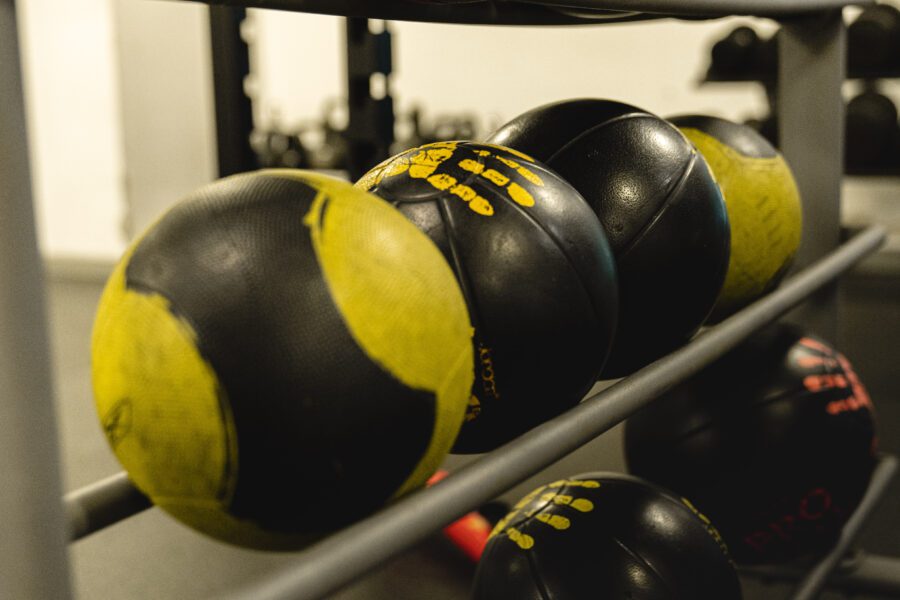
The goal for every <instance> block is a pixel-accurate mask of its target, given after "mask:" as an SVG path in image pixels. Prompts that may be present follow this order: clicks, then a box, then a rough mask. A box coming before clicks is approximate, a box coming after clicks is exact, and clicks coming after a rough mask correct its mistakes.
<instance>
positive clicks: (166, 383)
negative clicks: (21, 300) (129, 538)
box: [92, 100, 800, 549]
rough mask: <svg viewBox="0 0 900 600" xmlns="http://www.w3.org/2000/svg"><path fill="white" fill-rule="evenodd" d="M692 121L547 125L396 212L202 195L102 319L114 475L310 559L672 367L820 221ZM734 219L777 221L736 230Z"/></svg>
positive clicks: (605, 111)
mask: <svg viewBox="0 0 900 600" xmlns="http://www.w3.org/2000/svg"><path fill="white" fill-rule="evenodd" d="M677 123H678V125H679V126H680V127H681V128H682V131H683V132H684V133H683V134H682V133H681V132H679V130H678V129H676V128H675V127H674V126H673V125H671V124H669V123H668V122H666V121H664V120H662V119H660V118H658V117H655V116H653V115H651V114H649V113H647V112H646V111H643V110H640V109H637V108H635V107H632V106H628V105H625V104H620V103H617V102H610V101H602V100H580V101H571V102H563V103H559V104H554V105H550V106H546V107H543V108H539V109H537V110H535V111H531V112H529V113H526V114H524V115H522V116H521V117H519V118H517V119H515V120H513V121H512V122H510V123H509V124H507V125H506V126H504V127H503V128H501V130H500V131H498V132H497V133H496V134H495V135H494V136H493V137H492V138H491V139H490V140H488V143H486V144H478V143H472V142H444V143H438V144H434V145H430V146H426V147H422V148H418V149H414V150H411V151H409V152H407V153H404V154H402V155H399V156H397V157H394V158H393V159H390V160H389V161H386V162H385V163H383V164H382V165H379V166H378V167H376V168H375V169H373V171H372V172H370V173H369V174H368V175H366V176H365V177H364V178H363V179H362V180H361V181H360V182H359V183H358V184H357V188H363V189H366V190H371V191H372V192H374V193H375V194H377V195H379V196H381V197H382V198H384V199H386V200H388V201H389V202H390V204H392V205H393V206H394V207H395V208H392V207H391V206H390V205H389V204H388V203H385V202H382V201H379V200H377V199H376V198H374V197H373V195H371V194H367V193H365V192H364V191H362V190H360V189H353V188H352V187H350V186H348V185H346V184H344V183H341V182H339V181H336V180H332V179H328V178H325V177H323V176H320V175H316V174H312V173H305V172H297V171H264V172H260V173H255V174H247V175H242V176H236V177H232V178H228V179H225V180H223V181H220V182H217V183H214V184H212V185H210V186H207V187H205V188H203V189H201V190H199V191H198V192H196V193H195V194H193V195H192V196H190V197H189V198H187V199H186V200H185V201H183V202H182V203H180V204H179V205H178V206H176V207H175V208H173V209H172V210H171V211H170V212H169V213H167V214H166V215H165V216H164V217H163V218H162V219H161V220H160V221H159V222H158V223H157V224H156V225H155V226H153V227H152V228H151V229H150V230H148V231H147V232H146V233H145V234H144V235H143V236H142V237H141V238H140V239H139V240H138V241H137V242H136V243H135V244H133V245H132V247H131V248H130V249H129V250H128V252H127V254H126V256H125V257H124V258H123V259H122V261H120V263H119V265H118V266H117V268H116V270H115V271H114V273H113V275H112V276H111V278H110V280H109V282H108V284H107V287H106V290H105V291H104V295H103V297H102V299H101V303H100V306H99V309H98V314H97V318H96V323H95V329H94V336H93V342H92V347H93V350H92V354H93V377H94V388H95V395H96V404H97V409H98V412H99V415H100V418H101V422H102V424H103V427H104V429H105V432H106V435H107V437H108V439H109V442H110V444H111V445H112V447H113V449H114V451H115V453H116V455H117V456H118V457H119V459H120V461H121V462H122V463H123V465H124V466H125V468H126V469H127V470H128V472H129V474H130V476H131V478H132V480H133V481H134V483H135V484H136V485H137V486H138V487H139V488H140V489H141V490H142V491H144V492H145V493H146V494H147V495H148V496H150V497H151V498H152V499H153V500H154V501H155V502H156V503H157V504H158V505H159V506H161V507H162V508H163V509H165V510H167V511H168V512H169V513H171V514H173V515H174V516H176V517H177V518H179V519H181V520H182V521H184V522H186V523H188V524H190V525H192V526H193V527H195V528H197V529H199V530H201V531H203V532H205V533H208V534H210V535H213V536H214V537H217V538H220V539H223V540H226V541H229V542H232V543H237V544H241V545H246V546H252V547H260V548H277V549H291V548H297V547H302V546H303V545H305V544H307V543H308V542H309V541H310V540H311V539H315V538H317V537H320V536H321V535H323V534H325V533H327V532H329V531H332V530H333V529H335V528H336V527H340V526H342V525H344V524H347V523H349V522H352V521H354V520H356V519H358V518H360V517H362V516H364V515H366V514H369V513H371V512H372V511H373V510H375V509H377V508H378V507H379V506H381V505H383V504H384V503H385V502H387V501H389V500H391V499H393V498H396V497H397V496H399V495H402V494H404V493H406V492H408V491H410V490H412V489H414V488H416V487H418V486H420V485H421V484H422V483H424V481H425V480H426V479H427V477H428V476H429V475H430V474H431V473H432V472H433V471H434V470H435V469H436V468H437V466H438V465H439V464H440V462H441V460H442V459H443V457H444V456H445V454H446V453H447V452H448V451H450V449H451V447H453V448H454V449H455V451H459V452H477V451H484V450H489V449H492V448H494V447H496V446H498V445H500V444H501V443H503V442H505V441H507V440H509V439H511V438H513V437H515V436H517V435H519V434H521V433H523V432H524V431H526V430H527V429H529V428H530V427H533V426H535V425H537V424H538V423H540V422H541V421H543V420H545V419H547V418H550V417H552V416H554V415H556V414H559V413H560V412H562V411H564V410H565V409H567V408H569V407H570V406H572V405H574V404H575V403H577V402H578V400H579V399H580V398H581V396H582V395H583V394H584V392H586V391H587V389H588V388H589V387H590V386H591V384H592V383H593V382H594V381H595V380H596V379H597V377H612V376H616V375H623V374H626V373H628V372H631V371H633V370H634V369H636V368H639V367H640V366H643V365H644V364H646V363H647V362H649V361H651V360H654V359H655V358H658V357H659V356H661V355H662V354H664V353H666V352H668V351H669V350H671V349H673V348H674V347H677V346H678V345H679V344H681V343H683V342H684V341H685V340H686V339H688V338H689V337H690V336H691V335H692V334H693V333H694V332H695V331H696V330H697V329H698V328H699V327H700V326H701V324H702V323H703V322H704V320H705V319H706V318H707V317H708V316H709V315H710V312H711V311H713V313H714V316H715V317H716V318H721V317H723V316H725V315H727V314H728V313H730V312H732V311H734V310H736V309H737V308H739V307H740V306H742V305H743V304H746V303H747V302H749V301H751V300H752V299H754V298H755V297H757V296H758V295H760V294H761V293H764V292H765V291H766V290H767V289H769V288H770V287H771V286H772V285H774V283H775V282H777V280H778V278H779V277H780V275H781V274H782V273H783V272H784V269H785V267H786V265H787V264H788V263H789V261H790V257H791V255H792V254H793V252H794V250H795V249H796V247H797V244H798V242H799V219H800V216H799V201H798V199H797V193H796V188H795V186H794V184H793V181H792V179H791V177H790V173H789V171H788V170H787V167H786V166H785V164H784V162H783V161H782V160H781V159H780V157H779V156H778V155H777V153H776V152H775V151H774V150H773V149H772V148H771V147H770V146H769V145H768V144H766V143H765V142H764V141H763V140H762V139H761V138H759V137H758V136H756V135H755V134H754V133H753V132H752V131H750V130H748V129H746V128H742V127H740V126H736V125H733V124H731V123H728V122H725V121H721V120H717V119H708V118H694V119H687V118H686V119H684V120H681V121H678V122H677ZM685 135H687V136H689V137H690V138H691V139H692V140H694V144H691V143H690V142H689V141H688V138H687V137H685ZM538 161H543V163H541V162H538ZM545 165H547V166H545ZM717 165H718V166H717ZM711 170H712V172H711ZM714 177H715V179H714ZM717 181H718V185H717V184H716V182H717ZM729 181H734V182H736V183H731V184H730V183H729ZM729 186H732V187H729ZM754 186H756V187H759V188H760V189H761V190H762V191H761V192H759V193H753V191H752V190H754V189H756V187H754ZM748 188H749V190H748ZM720 189H721V190H722V192H724V194H725V197H726V198H728V202H727V205H728V209H727V211H728V212H726V203H725V202H723V198H722V192H720ZM747 196H749V198H747ZM585 200H586V202H585ZM744 205H746V206H744ZM739 206H744V208H741V209H739V210H741V211H744V212H745V213H746V214H748V215H756V214H763V215H765V218H756V219H754V220H753V223H750V224H745V225H743V226H739V225H738V224H739V223H740V222H741V221H740V219H739V218H738V212H735V209H736V208H737V207H739ZM732 213H733V214H732ZM729 216H731V226H730V227H729ZM751 218H752V216H751ZM410 222H411V223H412V225H411V224H410ZM744 230H746V231H744ZM422 232H424V233H425V235H422ZM729 240H730V241H729ZM729 257H730V262H729ZM726 272H727V275H726ZM723 281H724V285H723ZM610 347H611V348H612V350H611V353H610ZM607 356H609V361H608V363H607V366H606V367H605V368H603V371H602V373H601V367H603V365H604V362H605V360H606V358H607ZM473 366H474V369H473ZM464 420H465V424H463V421H464ZM460 428H462V429H461V432H460ZM311 515H314V517H311Z"/></svg>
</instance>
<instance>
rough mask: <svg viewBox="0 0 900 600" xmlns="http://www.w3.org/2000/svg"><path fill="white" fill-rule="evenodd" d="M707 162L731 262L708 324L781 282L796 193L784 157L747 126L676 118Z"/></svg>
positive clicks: (792, 245)
mask: <svg viewBox="0 0 900 600" xmlns="http://www.w3.org/2000/svg"><path fill="white" fill-rule="evenodd" d="M671 122H672V123H673V124H674V125H676V126H677V127H678V128H679V129H680V130H681V132H682V133H683V134H684V135H685V137H687V138H688V139H689V140H690V141H691V142H692V143H693V144H694V146H695V147H696V148H697V150H699V151H700V153H701V154H702V155H703V157H704V158H705V159H706V163H707V164H708V165H709V168H710V170H711V171H712V173H713V176H714V177H715V178H716V182H717V183H718V184H719V187H720V188H721V190H722V195H723V197H724V198H725V208H726V209H727V210H728V220H729V222H730V223H731V258H730V259H729V262H728V272H727V273H726V275H725V283H724V284H723V285H722V289H721V290H720V291H719V296H718V298H717V299H716V305H715V307H714V308H713V312H712V314H711V315H710V319H708V320H709V321H711V322H715V321H719V320H721V319H724V318H725V317H728V316H729V315H731V314H732V313H734V312H736V311H738V310H740V309H741V308H743V307H745V306H746V305H747V304H749V303H751V302H752V301H754V300H756V299H757V298H759V297H760V296H762V295H763V294H765V293H766V292H768V291H770V290H772V289H773V288H774V287H775V286H777V285H778V283H779V282H780V281H781V279H782V277H784V274H785V273H787V271H788V268H789V267H790V266H791V262H792V260H793V258H794V254H795V253H796V252H797V248H799V246H800V234H801V230H802V222H801V219H802V212H801V206H800V193H799V191H798V190H797V184H796V182H795V181H794V176H793V174H792V173H791V169H790V167H789V166H788V164H787V162H786V161H785V160H784V157H782V156H781V154H779V152H778V151H777V150H776V149H775V148H773V147H772V145H771V144H770V143H769V142H768V140H766V139H765V138H764V137H763V136H762V135H760V134H759V133H758V132H757V131H755V130H754V129H752V128H750V127H747V126H746V125H739V124H738V123H732V122H731V121H726V120H725V119H719V118H716V117H708V116H700V115H689V116H682V117H675V118H673V119H671Z"/></svg>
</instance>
